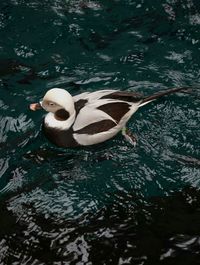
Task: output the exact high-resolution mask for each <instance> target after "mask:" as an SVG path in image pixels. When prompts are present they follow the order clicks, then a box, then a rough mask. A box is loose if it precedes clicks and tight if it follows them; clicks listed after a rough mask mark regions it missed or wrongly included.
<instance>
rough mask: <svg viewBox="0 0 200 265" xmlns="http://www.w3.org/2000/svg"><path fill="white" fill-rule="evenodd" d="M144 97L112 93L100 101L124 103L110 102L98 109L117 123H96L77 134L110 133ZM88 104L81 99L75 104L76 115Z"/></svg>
mask: <svg viewBox="0 0 200 265" xmlns="http://www.w3.org/2000/svg"><path fill="white" fill-rule="evenodd" d="M142 98H143V97H142V96H141V95H139V94H137V93H130V92H119V91H116V92H114V93H111V94H109V95H106V96H103V97H101V98H100V99H114V100H117V101H118V100H121V101H124V102H119V101H118V102H110V103H109V102H108V103H107V104H104V105H101V106H99V107H98V108H97V109H99V110H101V111H104V112H105V113H107V114H108V115H109V116H110V117H111V118H112V119H113V120H115V121H116V123H115V122H113V121H112V120H108V119H105V120H102V121H98V122H94V123H92V124H90V125H88V126H86V127H84V128H82V129H80V130H78V131H76V133H79V134H89V135H92V134H97V133H101V132H105V131H108V130H110V129H112V128H113V127H115V126H116V124H117V123H119V122H120V120H121V119H122V118H123V116H124V115H125V114H126V113H127V112H128V111H129V110H130V107H131V103H133V102H139V101H141V100H142ZM85 104H87V100H85V99H80V100H78V101H77V102H75V109H76V113H77V115H78V113H79V111H80V110H81V108H83V107H84V106H85Z"/></svg>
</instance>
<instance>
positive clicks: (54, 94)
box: [40, 88, 75, 116]
mask: <svg viewBox="0 0 200 265" xmlns="http://www.w3.org/2000/svg"><path fill="white" fill-rule="evenodd" d="M40 104H41V106H42V108H43V109H45V110H46V111H48V112H52V113H54V114H59V112H63V113H64V112H66V114H67V113H68V115H69V116H71V115H72V114H73V113H74V111H75V109H74V101H73V97H72V96H71V95H70V94H69V92H67V91H66V90H65V89H62V88H52V89H50V90H49V91H47V93H46V94H45V95H44V98H43V100H42V101H41V102H40ZM58 116H59V115H58Z"/></svg>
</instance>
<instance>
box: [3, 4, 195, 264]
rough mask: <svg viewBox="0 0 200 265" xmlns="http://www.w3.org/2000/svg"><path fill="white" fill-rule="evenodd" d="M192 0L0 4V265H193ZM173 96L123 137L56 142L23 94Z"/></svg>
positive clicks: (139, 117) (149, 109)
mask: <svg viewBox="0 0 200 265" xmlns="http://www.w3.org/2000/svg"><path fill="white" fill-rule="evenodd" d="M199 84H200V1H199V0H159V1H158V0H155V1H147V0H138V1H137V0H135V1H131V0H129V1H128V0H118V1H117V0H116V1H114V0H113V1H112V0H110V1H78V0H74V1H73V0H43V1H39V0H34V1H33V0H32V1H28V0H6V1H5V0H3V1H1V2H0V95H1V97H0V111H1V112H0V124H1V126H0V146H1V154H0V264H1V265H3V264H15V265H18V264H19V265H22V264H34V265H37V264H55V265H61V264H79V265H81V264H88V265H89V264H135V265H139V264H141V265H147V264H151V265H157V264H166V265H168V264H170V265H171V264H176V265H182V264H184V265H196V264H200V189H199V188H200V157H199V150H200V126H199V122H200V109H199V103H200V93H199V89H198V87H199ZM177 86H190V87H193V88H194V89H193V92H192V93H190V94H188V93H179V94H177V95H171V96H169V97H167V98H165V99H162V100H159V101H157V102H154V103H152V104H149V105H148V106H145V107H144V108H142V109H140V110H139V111H138V112H137V113H136V114H135V115H134V117H133V118H132V120H131V121H130V123H129V128H130V129H131V130H132V131H133V132H134V133H135V134H136V135H137V139H138V140H137V146H136V147H135V148H133V147H132V146H130V145H129V143H127V142H126V141H125V140H124V139H123V137H122V136H120V135H119V136H117V137H116V138H115V139H113V140H112V141H109V142H108V143H106V144H102V145H100V146H96V147H91V148H87V149H80V150H71V149H67V150H63V149H59V148H56V147H54V146H53V145H51V144H50V143H48V142H47V141H46V139H45V138H44V136H43V135H42V133H41V119H42V117H43V116H44V113H43V112H38V113H32V112H30V111H29V109H28V105H29V104H30V103H31V102H35V101H37V100H38V99H40V98H41V97H42V96H43V95H44V93H45V92H46V91H47V90H48V89H50V88H52V87H63V88H66V89H68V91H69V92H70V93H72V94H73V95H75V94H78V93H81V92H85V91H95V90H98V89H106V88H115V89H121V90H129V91H137V92H140V93H144V94H145V95H149V94H152V93H155V92H157V91H159V90H164V89H167V88H170V87H177Z"/></svg>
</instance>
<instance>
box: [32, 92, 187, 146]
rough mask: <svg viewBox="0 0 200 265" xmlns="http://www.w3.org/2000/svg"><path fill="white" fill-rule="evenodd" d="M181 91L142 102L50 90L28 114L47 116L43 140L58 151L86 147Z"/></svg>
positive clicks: (120, 95)
mask: <svg viewBox="0 0 200 265" xmlns="http://www.w3.org/2000/svg"><path fill="white" fill-rule="evenodd" d="M180 90H183V89H182V88H174V89H170V90H166V91H164V92H160V93H157V94H155V95H153V96H149V97H146V98H144V97H143V96H141V95H139V94H137V93H133V92H122V91H117V90H99V91H96V92H91V93H89V92H85V93H82V94H79V95H77V96H74V97H72V96H71V95H70V94H69V93H68V92H67V91H66V90H64V89H61V88H53V89H51V90H49V91H47V93H46V94H45V96H44V98H43V100H42V101H41V102H40V103H33V104H31V105H30V109H31V110H36V109H39V108H43V109H44V110H46V111H47V112H49V113H48V114H47V115H46V116H45V118H44V123H43V130H44V133H45V135H46V137H47V138H48V139H49V140H50V141H51V142H52V143H54V144H55V145H57V146H60V147H76V146H88V145H94V144H98V143H102V142H104V141H106V140H109V139H111V138H112V137H114V136H115V135H116V134H117V133H118V132H120V131H121V130H122V129H123V128H124V127H125V126H126V123H127V122H128V120H129V119H130V118H131V116H132V115H133V114H134V113H135V112H136V111H137V110H138V108H140V107H142V106H144V105H146V104H148V103H149V102H151V101H153V100H155V99H157V98H159V97H162V96H165V95H168V94H172V93H175V92H178V91H180Z"/></svg>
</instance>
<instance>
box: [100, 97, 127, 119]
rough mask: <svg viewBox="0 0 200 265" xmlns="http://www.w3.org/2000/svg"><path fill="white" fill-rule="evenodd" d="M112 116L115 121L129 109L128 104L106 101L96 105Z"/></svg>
mask: <svg viewBox="0 0 200 265" xmlns="http://www.w3.org/2000/svg"><path fill="white" fill-rule="evenodd" d="M98 109H99V110H102V111H104V112H105V113H107V114H108V115H109V116H110V117H112V118H113V119H114V120H115V121H116V122H117V123H118V122H119V121H120V120H121V118H122V117H123V116H124V115H125V114H126V113H127V112H128V111H129V110H130V104H128V103H126V102H115V103H108V104H104V105H102V106H100V107H98Z"/></svg>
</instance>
